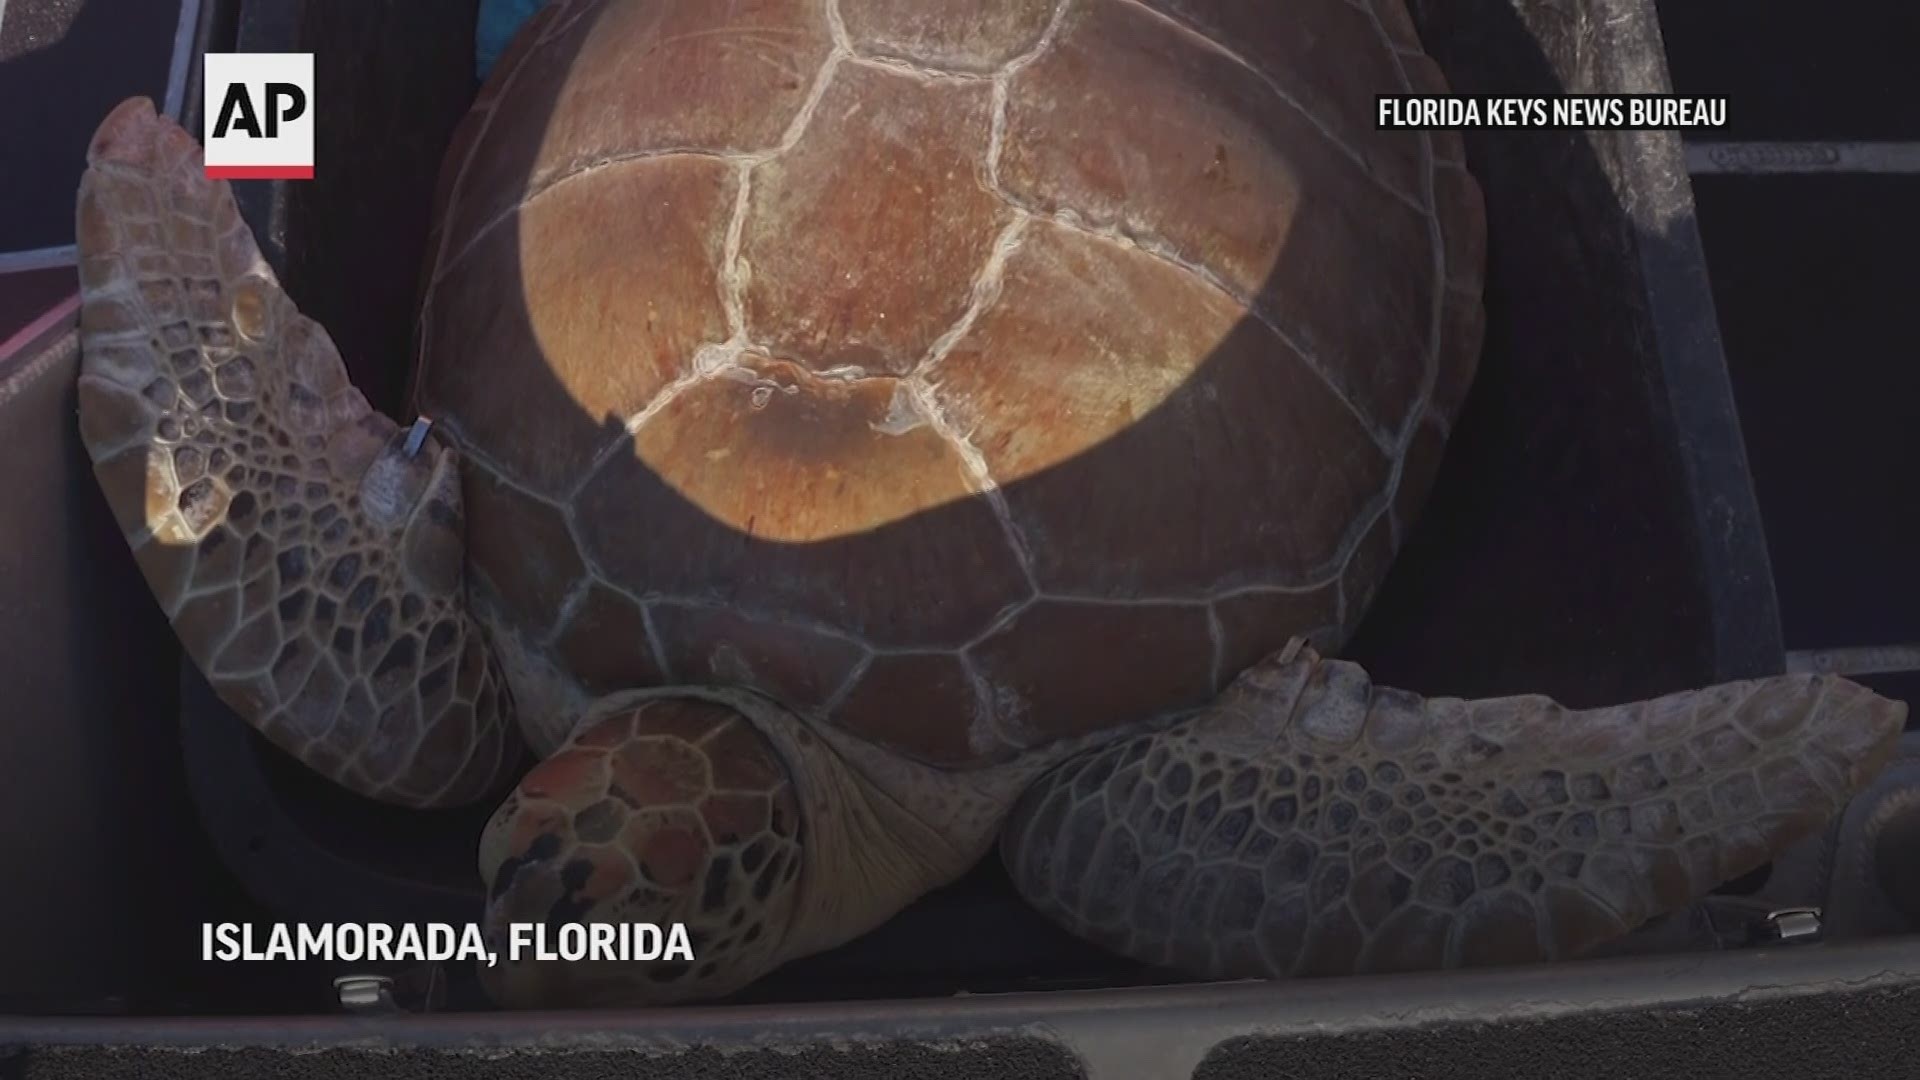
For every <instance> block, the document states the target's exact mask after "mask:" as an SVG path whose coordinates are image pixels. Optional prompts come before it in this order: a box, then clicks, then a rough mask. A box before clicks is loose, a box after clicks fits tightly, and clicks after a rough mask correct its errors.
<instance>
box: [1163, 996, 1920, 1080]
mask: <svg viewBox="0 0 1920 1080" xmlns="http://www.w3.org/2000/svg"><path fill="white" fill-rule="evenodd" d="M1916 1016H1920V990H1916V989H1913V988H1907V989H1902V990H1897V991H1891V992H1886V993H1861V994H1831V995H1827V996H1823V997H1817V998H1801V999H1796V1000H1793V1001H1783V1002H1768V1003H1764V1004H1758V1005H1744V1004H1738V1003H1725V1004H1715V1005H1709V1006H1704V1007H1698V1008H1673V1009H1647V1010H1640V1011H1633V1012H1619V1013H1612V1014H1604V1015H1586V1016H1576V1017H1568V1018H1565V1019H1558V1020H1550V1021H1543V1022H1534V1023H1529V1022H1524V1021H1519V1022H1512V1023H1505V1024H1449V1025H1440V1026H1435V1027H1431V1028H1426V1029H1416V1030H1407V1029H1398V1030H1393V1031H1386V1032H1381V1033H1378V1034H1343V1035H1340V1036H1337V1037H1318V1038H1315V1037H1304V1038H1272V1039H1265V1038H1250V1039H1242V1040H1237V1041H1236V1042H1234V1043H1232V1044H1230V1045H1224V1046H1222V1047H1221V1048H1219V1049H1217V1050H1215V1051H1214V1053H1213V1054H1211V1055H1210V1056H1209V1057H1208V1058H1207V1060H1206V1061H1204V1062H1202V1063H1201V1066H1200V1068H1199V1069H1198V1070H1196V1071H1195V1072H1194V1077H1195V1080H1256V1078H1257V1080H1281V1078H1284V1080H1322V1078H1326V1080H1334V1078H1339V1080H1586V1078H1589V1077H1590V1078H1592V1080H1623V1078H1625V1077H1631V1078H1633V1080H1666V1078H1672V1080H1721V1078H1724V1080H1771V1078H1775V1077H1779V1078H1782V1080H1785V1078H1793V1080H1815V1078H1824V1077H1848V1078H1851V1080H1873V1078H1878V1077H1887V1078H1893V1077H1900V1078H1903V1080H1904V1078H1908V1077H1911V1076H1913V1075H1914V1056H1915V1054H1916V1053H1920V1025H1916V1024H1915V1023H1914V1017H1916Z"/></svg>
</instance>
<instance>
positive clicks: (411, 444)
mask: <svg viewBox="0 0 1920 1080" xmlns="http://www.w3.org/2000/svg"><path fill="white" fill-rule="evenodd" d="M432 430H433V421H432V420H431V419H430V418H428V417H425V416H422V417H420V418H419V419H417V420H415V421H414V422H413V429H412V430H411V431H408V432H407V441H406V443H405V444H404V445H403V446H401V448H400V451H401V453H403V454H405V455H406V456H407V457H408V458H409V459H411V458H414V457H418V456H419V454H420V448H421V447H422V446H425V445H426V444H427V432H429V431H432Z"/></svg>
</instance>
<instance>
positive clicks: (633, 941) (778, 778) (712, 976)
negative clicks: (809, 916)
mask: <svg viewBox="0 0 1920 1080" xmlns="http://www.w3.org/2000/svg"><path fill="white" fill-rule="evenodd" d="M800 857H801V852H800V844H799V810H798V806H797V804H796V801H795V799H794V795H793V788H792V785H791V784H790V783H788V781H787V774H786V769H785V766H784V765H783V764H782V763H781V762H780V759H779V758H778V756H777V755H776V753H775V751H774V749H773V747H772V746H771V745H770V744H769V743H768V742H767V741H766V739H765V738H763V737H762V736H761V735H760V733H759V732H758V731H756V730H755V729H754V728H753V726H752V725H751V724H750V723H749V722H748V721H747V720H746V719H744V718H743V717H741V716H739V715H738V714H737V713H735V712H734V711H733V710H731V709H728V708H726V707H725V706H721V705H716V704H712V703H709V702H701V701H675V700H654V701H647V702H643V703H641V704H639V705H637V706H635V707H633V708H632V709H629V710H624V711H620V712H617V713H615V714H613V715H610V716H607V717H605V718H602V719H599V720H597V721H595V722H594V723H592V724H591V725H589V726H588V727H586V728H584V729H583V730H581V731H580V732H579V733H577V734H576V735H575V736H574V737H573V739H571V740H570V741H569V742H568V743H567V744H566V745H565V746H563V747H562V748H561V749H560V751H559V752H558V753H556V754H554V755H553V756H552V757H550V758H548V759H547V760H545V761H543V762H541V763H540V764H539V765H538V766H537V767H535V768H534V769H533V770H532V771H531V772H529V773H528V774H527V776H526V777H525V778H524V779H522V780H521V782H520V784H519V786H518V788H517V789H516V790H515V791H514V793H513V795H512V796H511V797H510V798H509V799H508V800H507V801H506V802H505V803H504V804H503V805H502V806H501V807H500V809H499V811H498V812H496V813H495V815H494V817H493V820H492V821H491V822H489V824H488V826H487V831H486V835H485V837H484V838H483V840H482V843H481V850H480V862H481V867H480V869H481V874H482V876H483V877H484V878H485V880H486V884H487V915H486V931H487V938H488V940H489V942H490V943H491V944H490V948H492V949H493V950H494V952H495V954H496V956H497V957H498V964H497V965H496V966H494V967H492V968H483V969H482V973H483V977H484V978H485V981H486V982H487V984H488V987H489V990H490V992H491V993H493V995H494V997H495V998H496V999H498V1000H499V1001H500V1002H501V1003H502V1004H507V1005H513V1006H540V1007H555V1006H566V1005H581V1004H594V1005H614V1004H649V1003H664V1002H670V1001H683V1000H690V999H696V998H706V997H715V996H719V995H722V994H726V993H729V992H731V991H732V990H735V989H738V988H739V987H741V986H744V985H745V984H747V983H749V982H752V981H753V980H754V979H757V978H759V977H760V976H762V975H764V974H765V973H766V972H767V971H769V970H771V968H772V967H773V966H774V965H775V964H776V963H777V961H778V959H779V957H778V953H779V950H780V947H781V945H782V943H783V941H784V938H785V936H786V928H787V926H788V924H789V922H790V920H791V918H792V914H793V910H794V897H795V895H796V892H797V889H796V886H797V883H798V878H799V871H800Z"/></svg>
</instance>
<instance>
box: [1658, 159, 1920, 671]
mask: <svg viewBox="0 0 1920 1080" xmlns="http://www.w3.org/2000/svg"><path fill="white" fill-rule="evenodd" d="M1694 190H1695V195H1696V199H1697V202H1698V205H1699V212H1700V223H1701V231H1702V233H1703V235H1704V237H1705V240H1706V249H1707V262H1708V265H1709V267H1710V270H1711V273H1712V277H1713V282H1714V296H1715V301H1716V303H1717V306H1718V308H1719V311H1720V321H1721V334H1722V338H1723V340H1724V342H1725V348H1726V354H1727V366H1728V369H1729V371H1730V373H1731V375H1732V378H1733V385H1734V393H1735V396H1736V398H1737V399H1738V401H1739V405H1740V416H1741V424H1742V427H1743V429H1744V431H1745V435H1746V441H1747V450H1748V455H1749V459H1750V461H1751V463H1752V468H1753V474H1754V485H1755V488H1756V491H1757V493H1758V496H1759V499H1760V512H1761V517H1762V519H1763V520H1764V522H1765V526H1766V533H1767V542H1768V546H1769V548H1770V549H1771V553H1772V557H1773V571H1774V579H1775V582H1776V583H1777V586H1778V591H1779V596H1780V615H1781V623H1782V628H1783V632H1784V635H1785V638H1786V643H1787V647H1788V648H1790V649H1812V648H1831V647H1835V646H1845V645H1884V644H1892V643H1895V642H1905V641H1915V640H1920V560H1916V559H1915V558H1914V557H1913V551H1914V539H1915V537H1916V536H1917V535H1920V499H1916V498H1915V497H1914V492H1915V491H1916V490H1920V423H1916V421H1917V420H1920V363H1915V360H1914V347H1913V336H1912V326H1911V315H1912V304H1913V298H1914V297H1916V296H1920V262H1916V261H1915V259H1914V257H1913V240H1914V237H1915V236H1916V235H1920V215H1917V214H1916V210H1915V207H1916V206H1920V176H1806V177H1767V178H1755V177H1717V176H1709V177H1696V178H1695V180H1694Z"/></svg>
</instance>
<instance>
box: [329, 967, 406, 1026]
mask: <svg viewBox="0 0 1920 1080" xmlns="http://www.w3.org/2000/svg"><path fill="white" fill-rule="evenodd" d="M333 989H334V991H335V993H337V994H338V995H339V996H340V1007H341V1008H343V1009H345V1010H347V1011H348V1012H350V1013H359V1014H361V1015H369V1016H371V1015H395V1014H398V1013H399V1012H401V1009H400V1004H399V1003H398V1002H396V1001H394V1000H393V980H392V979H390V978H388V977H387V976H385V975H342V976H340V977H339V978H337V979H335V980H333Z"/></svg>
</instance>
